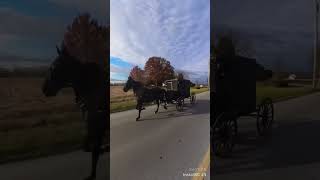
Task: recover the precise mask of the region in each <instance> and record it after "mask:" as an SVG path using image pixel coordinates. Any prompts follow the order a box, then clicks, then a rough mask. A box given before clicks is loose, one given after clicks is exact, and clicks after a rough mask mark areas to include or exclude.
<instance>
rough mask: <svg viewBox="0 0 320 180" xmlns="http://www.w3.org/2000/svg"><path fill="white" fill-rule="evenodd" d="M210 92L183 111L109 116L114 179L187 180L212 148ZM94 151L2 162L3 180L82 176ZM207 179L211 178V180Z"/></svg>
mask: <svg viewBox="0 0 320 180" xmlns="http://www.w3.org/2000/svg"><path fill="white" fill-rule="evenodd" d="M209 104H210V102H209V93H208V92H206V93H202V94H199V95H197V102H196V104H195V105H193V106H192V107H191V105H190V103H189V102H187V106H186V107H185V109H184V111H183V112H177V111H176V110H175V106H173V105H171V106H169V108H168V110H164V109H163V108H161V109H160V111H159V113H158V114H154V113H153V112H154V110H155V108H154V107H152V106H151V107H147V108H146V110H145V111H143V112H142V116H141V121H138V122H136V121H135V118H136V115H137V111H136V110H130V111H125V112H121V113H114V114H112V115H111V154H110V155H111V171H112V172H111V179H112V180H144V179H146V180H171V179H172V180H173V179H174V180H183V179H192V178H191V177H187V176H185V177H184V176H183V173H185V174H187V173H189V174H190V173H196V172H198V171H197V170H199V169H197V168H199V164H201V162H202V161H203V158H204V156H205V154H206V152H207V150H208V147H209V117H210V112H209V111H210V107H209ZM108 158H109V157H107V155H103V156H102V160H100V163H99V167H98V175H97V180H107V179H108V177H109V175H108V171H109V168H110V167H108V166H107V164H108V163H107V162H108V160H109V159H108ZM90 165H91V155H90V154H89V153H84V152H72V153H69V154H63V155H57V156H51V157H47V158H40V159H35V160H27V161H22V162H15V163H9V164H3V165H1V166H0V180H57V179H58V180H82V179H84V177H86V176H87V175H89V173H90ZM207 179H208V178H207Z"/></svg>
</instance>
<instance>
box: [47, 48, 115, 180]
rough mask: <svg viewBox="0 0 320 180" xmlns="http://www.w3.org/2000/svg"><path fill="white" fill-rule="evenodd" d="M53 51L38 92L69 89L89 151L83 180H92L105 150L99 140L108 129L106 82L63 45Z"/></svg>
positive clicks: (92, 65) (93, 66)
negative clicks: (80, 115)
mask: <svg viewBox="0 0 320 180" xmlns="http://www.w3.org/2000/svg"><path fill="white" fill-rule="evenodd" d="M57 52H58V57H57V58H56V59H55V60H54V62H53V63H52V65H51V66H50V68H49V72H48V74H47V77H46V79H45V81H44V84H43V87H42V91H43V93H44V94H45V95H46V96H56V95H57V93H58V91H60V90H61V89H62V88H66V87H72V88H73V90H74V92H75V96H76V102H77V103H78V104H79V105H80V106H81V110H82V111H83V114H84V115H85V116H84V117H85V120H86V125H87V138H86V142H85V151H91V152H92V169H91V175H90V176H89V177H88V178H87V180H93V179H95V177H96V168H97V163H98V159H99V156H100V154H102V153H103V152H104V151H106V150H107V148H106V147H105V148H103V140H104V136H105V135H106V130H107V129H110V128H109V127H110V124H109V121H108V120H109V114H108V112H109V111H108V110H109V103H108V102H109V100H108V99H107V94H109V93H108V90H109V88H108V85H107V83H108V79H107V76H106V73H105V72H104V70H103V67H100V66H99V65H97V64H96V63H81V62H80V61H79V60H78V59H76V58H75V57H72V56H71V55H70V54H69V53H68V51H67V49H66V48H65V47H64V46H62V49H61V51H60V50H59V48H58V47H57ZM108 139H109V138H107V140H108ZM107 144H109V142H108V143H107Z"/></svg>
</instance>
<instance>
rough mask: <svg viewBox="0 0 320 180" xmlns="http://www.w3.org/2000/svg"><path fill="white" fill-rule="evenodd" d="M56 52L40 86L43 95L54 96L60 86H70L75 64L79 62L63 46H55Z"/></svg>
mask: <svg viewBox="0 0 320 180" xmlns="http://www.w3.org/2000/svg"><path fill="white" fill-rule="evenodd" d="M57 53H58V56H57V57H56V58H55V60H54V61H53V62H52V64H51V65H50V67H49V71H48V73H47V76H46V77H45V81H44V83H43V86H42V92H43V93H44V94H45V96H55V95H56V94H57V93H58V91H60V90H61V89H62V88H65V87H68V86H70V85H71V84H72V81H73V80H74V77H75V75H76V74H75V70H76V68H77V65H78V64H80V62H79V61H77V60H75V58H73V57H72V56H70V55H69V53H68V51H67V49H66V48H65V47H64V46H62V49H61V50H60V49H59V48H58V47H57Z"/></svg>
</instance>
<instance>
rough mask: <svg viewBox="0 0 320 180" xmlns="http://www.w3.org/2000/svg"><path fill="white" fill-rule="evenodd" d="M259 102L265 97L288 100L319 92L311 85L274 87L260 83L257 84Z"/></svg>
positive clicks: (274, 99)
mask: <svg viewBox="0 0 320 180" xmlns="http://www.w3.org/2000/svg"><path fill="white" fill-rule="evenodd" d="M256 90H257V99H256V100H257V104H259V103H260V102H261V101H262V100H263V99H264V98H271V99H272V100H273V101H275V102H276V101H281V100H287V99H290V98H295V97H299V96H304V95H307V94H310V93H314V92H318V91H315V90H313V89H312V88H311V87H308V86H306V87H303V86H301V87H298V86H291V87H273V86H265V85H261V84H258V85H257V89H256Z"/></svg>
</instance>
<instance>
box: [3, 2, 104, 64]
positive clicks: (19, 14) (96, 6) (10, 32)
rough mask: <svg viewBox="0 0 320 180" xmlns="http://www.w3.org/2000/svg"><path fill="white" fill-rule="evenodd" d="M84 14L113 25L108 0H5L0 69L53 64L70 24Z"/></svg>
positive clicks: (102, 22)
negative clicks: (76, 17)
mask: <svg viewBox="0 0 320 180" xmlns="http://www.w3.org/2000/svg"><path fill="white" fill-rule="evenodd" d="M84 12H89V13H90V14H91V15H92V17H94V18H95V19H97V20H98V21H99V23H101V24H109V2H108V0H91V1H87V0H77V1H73V0H28V1H21V0H2V1H1V2H0V22H1V23H0V66H12V65H18V66H19V65H20V66H23V65H47V64H49V63H50V62H51V61H52V60H53V58H54V57H55V56H56V49H55V46H56V45H57V44H60V43H61V41H62V39H63V34H64V31H65V30H66V27H67V25H69V24H70V23H71V22H72V20H73V18H74V17H75V16H77V15H78V14H80V13H84ZM32 59H34V61H33V62H32Z"/></svg>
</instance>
